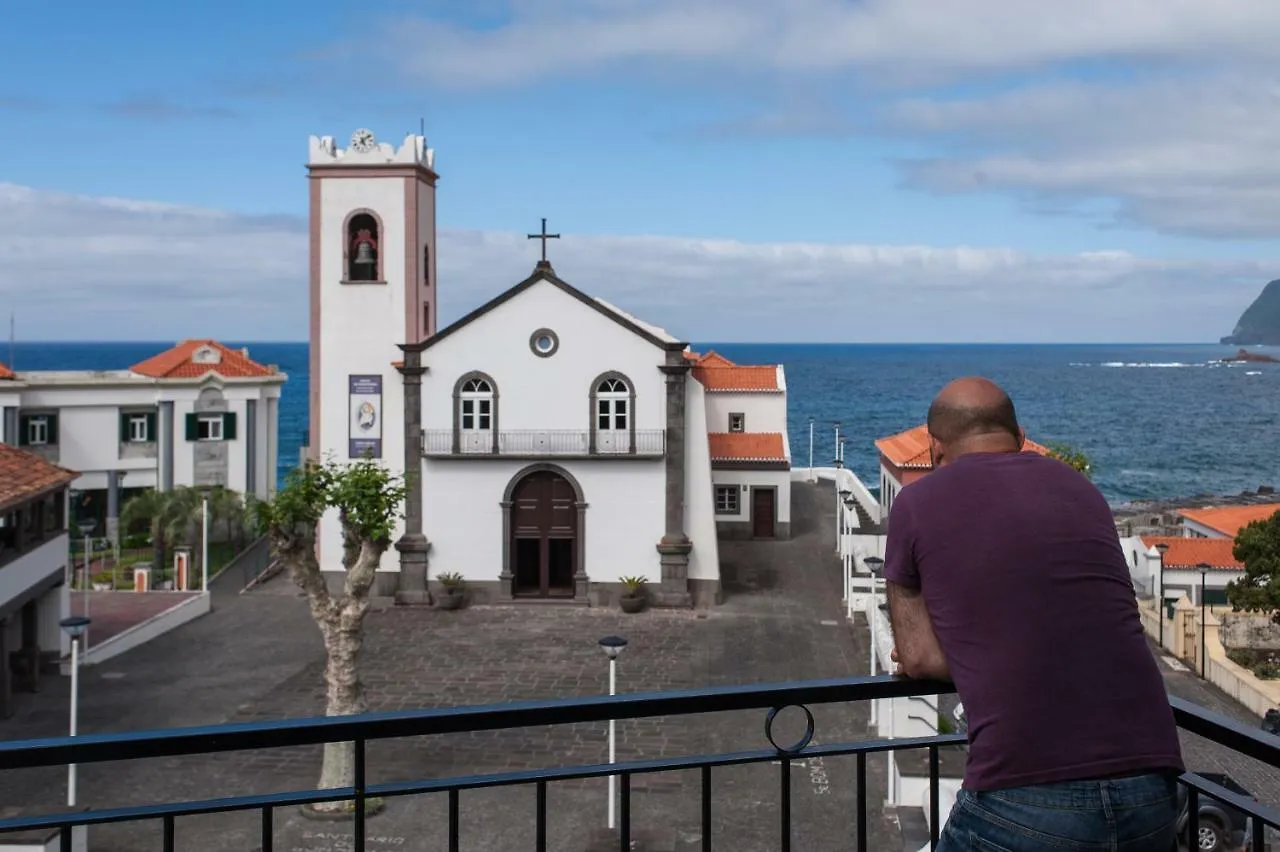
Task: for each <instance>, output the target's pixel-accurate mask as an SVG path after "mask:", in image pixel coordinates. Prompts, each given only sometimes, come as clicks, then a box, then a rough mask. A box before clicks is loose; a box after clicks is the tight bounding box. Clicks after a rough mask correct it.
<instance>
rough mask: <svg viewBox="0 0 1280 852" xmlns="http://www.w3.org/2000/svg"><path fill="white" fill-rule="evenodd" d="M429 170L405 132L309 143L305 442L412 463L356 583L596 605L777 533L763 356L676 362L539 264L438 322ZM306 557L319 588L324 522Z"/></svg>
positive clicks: (781, 522)
mask: <svg viewBox="0 0 1280 852" xmlns="http://www.w3.org/2000/svg"><path fill="white" fill-rule="evenodd" d="M433 166H434V152H433V151H431V150H430V149H429V148H427V147H426V141H425V139H424V138H423V137H421V136H416V135H410V136H408V137H407V138H406V139H405V141H404V142H403V144H401V145H400V146H399V147H398V148H396V147H394V146H392V145H387V144H380V143H378V142H377V141H376V140H374V138H373V135H372V134H371V133H369V132H368V131H363V130H362V131H357V132H356V133H355V134H354V135H353V137H352V140H351V145H350V147H349V148H347V149H345V150H344V149H339V148H337V147H336V146H335V144H334V141H333V139H332V138H330V137H324V138H316V137H312V138H311V141H310V160H309V164H308V167H309V171H310V179H311V359H312V362H311V370H310V376H311V391H310V394H311V412H312V414H311V435H310V449H311V454H312V457H313V458H320V457H322V456H323V455H326V454H329V453H333V454H335V455H336V456H337V457H339V458H346V459H354V458H358V457H360V456H361V455H363V454H366V453H367V454H371V455H372V456H373V457H374V458H378V459H381V460H382V461H383V462H384V463H386V464H387V465H388V467H390V468H391V469H392V470H395V471H397V472H400V471H406V470H408V471H412V472H415V473H417V474H419V475H416V476H413V477H412V478H411V484H410V489H409V494H408V497H407V499H406V506H405V516H406V517H405V519H404V521H403V522H401V523H400V524H399V525H398V529H397V530H396V533H395V535H396V538H397V544H396V552H395V553H388V554H387V556H386V557H385V559H384V561H383V564H382V566H381V568H380V572H379V579H378V583H377V586H376V588H375V594H383V595H389V594H394V595H396V596H397V597H398V599H400V600H402V601H406V602H421V601H424V600H426V599H427V597H428V585H427V584H428V579H429V577H430V578H434V577H435V576H438V575H439V574H440V573H443V572H457V573H460V574H462V575H463V576H464V577H465V578H466V580H467V581H468V586H469V587H470V589H471V591H472V594H473V596H475V597H478V598H480V599H490V600H512V599H524V598H531V599H545V598H560V599H567V600H575V601H579V602H584V603H587V602H596V603H599V602H602V601H603V600H605V599H607V598H609V597H610V596H611V595H612V594H613V593H614V592H616V590H617V588H618V586H617V584H618V583H619V581H620V580H621V579H622V578H624V577H633V576H634V577H644V578H646V579H647V580H648V581H649V588H650V593H651V596H652V597H653V598H654V599H655V600H656V601H657V602H659V603H666V604H672V605H688V604H689V603H690V602H692V601H695V600H696V601H699V602H708V601H715V600H718V598H719V591H720V566H719V556H718V547H717V526H718V525H719V526H720V528H721V530H722V531H723V532H724V533H725V534H726V535H729V534H733V535H756V536H759V537H773V536H778V535H786V534H787V532H788V529H789V525H790V499H791V498H790V479H789V476H788V469H789V453H788V451H787V437H786V384H785V378H784V376H783V373H782V368H781V367H776V366H770V367H763V368H750V367H740V366H738V365H735V364H731V363H730V362H728V361H727V360H725V359H722V358H719V356H714V357H713V355H711V354H709V355H707V356H698V355H695V354H694V353H692V352H690V351H689V348H688V345H687V344H686V343H685V342H683V341H681V340H680V339H678V338H676V337H674V336H672V335H670V334H668V333H667V332H666V331H664V330H662V329H660V328H656V327H654V326H652V325H649V324H647V323H644V322H642V321H641V320H639V319H636V318H635V317H633V316H631V315H630V314H627V313H626V312H624V311H623V310H621V309H619V308H617V307H614V306H613V305H610V304H608V303H606V302H604V301H602V300H599V299H595V298H592V297H590V296H588V295H586V294H585V293H583V292H582V291H580V290H578V289H576V288H575V287H573V286H571V285H570V284H568V283H567V282H565V281H563V280H562V279H560V278H559V277H558V276H557V275H556V274H555V272H554V270H553V269H552V267H551V264H550V263H547V262H546V261H545V260H544V261H542V262H540V263H538V264H537V266H536V268H535V269H534V272H533V274H532V275H531V276H529V277H528V278H527V279H525V280H524V281H522V282H520V283H518V284H516V285H515V286H514V287H511V288H510V289H508V290H507V291H505V292H504V293H502V294H501V295H499V296H497V297H496V298H494V299H492V300H490V301H489V302H488V303H486V304H484V305H482V306H480V307H478V308H476V309H475V310H474V311H472V312H471V313H469V314H467V315H466V316H464V317H463V318H461V319H460V320H458V321H457V322H455V323H453V324H452V325H450V326H448V327H447V328H445V329H442V330H440V331H439V332H438V333H437V331H436V311H435V304H436V276H435V241H436V230H435V221H436V215H435V185H436V180H437V175H436V173H435V171H434V170H433ZM691 372H692V373H693V380H692V381H690V380H689V379H688V377H689V374H690V373H691ZM406 436H407V437H406ZM713 454H714V456H715V457H714V458H713ZM318 550H319V558H320V562H321V566H322V567H323V568H324V570H325V571H326V572H328V576H329V577H330V580H331V582H332V583H333V584H334V585H335V586H336V585H338V584H339V583H340V582H341V580H342V576H341V572H342V570H343V569H342V564H341V556H342V547H341V535H340V530H339V526H338V523H337V519H336V517H334V516H332V514H331V515H330V516H327V517H326V518H325V519H324V521H323V522H322V523H321V529H320V537H319V542H318Z"/></svg>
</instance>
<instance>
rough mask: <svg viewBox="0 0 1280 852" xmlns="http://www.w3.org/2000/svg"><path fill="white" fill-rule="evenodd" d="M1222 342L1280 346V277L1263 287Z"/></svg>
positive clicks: (1236, 344) (1238, 344)
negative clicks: (1233, 329)
mask: <svg viewBox="0 0 1280 852" xmlns="http://www.w3.org/2000/svg"><path fill="white" fill-rule="evenodd" d="M1222 342H1223V343H1226V344H1228V345H1231V346H1280V279H1277V280H1275V281H1272V282H1271V283H1270V284H1268V285H1267V286H1266V287H1263V288H1262V293H1261V294H1260V295H1259V296H1258V298H1256V299H1254V300H1253V304H1252V305H1250V306H1249V307H1248V308H1246V309H1245V312H1244V313H1243V314H1241V315H1240V321H1239V322H1237V323H1236V328H1235V331H1233V332H1231V334H1230V335H1228V336H1227V337H1224V338H1222Z"/></svg>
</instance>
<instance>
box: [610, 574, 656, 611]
mask: <svg viewBox="0 0 1280 852" xmlns="http://www.w3.org/2000/svg"><path fill="white" fill-rule="evenodd" d="M619 579H620V581H621V583H622V585H623V589H624V591H623V592H622V594H620V595H618V606H620V607H622V611H623V612H639V611H640V610H642V609H644V607H645V604H647V603H648V602H649V595H648V590H647V589H646V588H645V584H646V583H648V582H649V581H648V580H647V579H645V578H644V577H621V578H619Z"/></svg>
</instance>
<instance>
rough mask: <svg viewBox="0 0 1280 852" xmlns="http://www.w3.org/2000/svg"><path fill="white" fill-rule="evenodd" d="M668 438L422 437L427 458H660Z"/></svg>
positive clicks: (586, 434)
mask: <svg viewBox="0 0 1280 852" xmlns="http://www.w3.org/2000/svg"><path fill="white" fill-rule="evenodd" d="M665 449H666V435H665V433H664V432H663V430H661V429H637V430H636V431H635V432H630V431H627V430H618V431H606V430H601V431H597V432H595V433H594V434H593V433H592V432H591V431H590V430H589V429H515V430H506V429H504V430H499V431H497V432H493V431H490V430H487V429H485V430H474V431H471V430H465V429H464V430H459V431H457V432H454V431H453V430H451V429H427V430H425V431H424V432H423V433H422V453H423V455H426V456H495V455H496V456H559V457H591V456H604V457H614V456H642V457H650V458H651V457H655V456H661V455H662V454H663V453H664V452H665Z"/></svg>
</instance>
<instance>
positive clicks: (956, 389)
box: [928, 376, 1023, 458]
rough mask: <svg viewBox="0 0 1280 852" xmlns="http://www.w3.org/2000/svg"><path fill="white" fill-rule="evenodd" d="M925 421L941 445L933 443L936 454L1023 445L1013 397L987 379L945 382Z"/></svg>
mask: <svg viewBox="0 0 1280 852" xmlns="http://www.w3.org/2000/svg"><path fill="white" fill-rule="evenodd" d="M928 424H929V435H930V437H931V438H932V439H933V440H934V442H936V443H937V444H939V445H941V446H939V447H935V454H940V455H942V456H945V457H949V458H954V457H956V456H957V455H960V454H961V453H962V451H965V450H968V449H973V450H981V451H986V452H992V451H997V452H998V451H1001V450H1004V451H1008V452H1017V451H1018V450H1020V449H1022V440H1023V438H1022V429H1021V428H1019V426H1018V416H1017V414H1015V413H1014V410H1013V400H1011V399H1009V395H1008V394H1007V393H1005V392H1004V391H1003V390H1001V389H1000V386H999V385H997V384H996V383H995V382H993V381H991V380H990V379H983V378H979V377H976V376H971V377H968V378H963V379H956V380H955V381H953V382H951V383H950V384H948V385H947V386H946V387H944V388H943V389H942V390H941V392H939V393H938V395H937V397H935V398H934V400H933V404H932V405H930V406H929V420H928ZM939 451H941V452H940V453H939Z"/></svg>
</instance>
